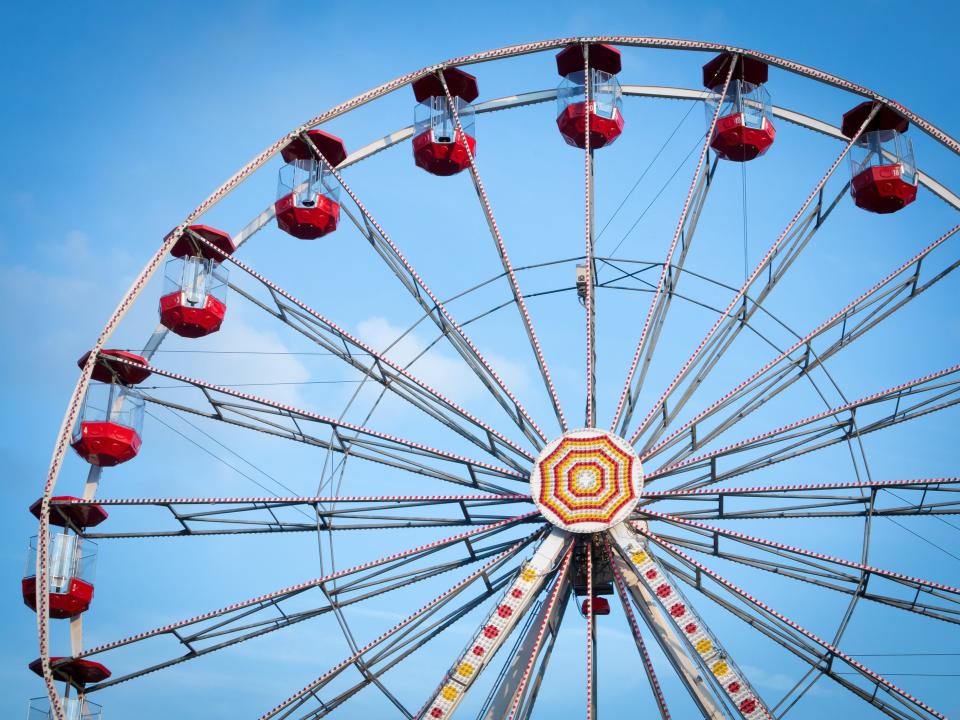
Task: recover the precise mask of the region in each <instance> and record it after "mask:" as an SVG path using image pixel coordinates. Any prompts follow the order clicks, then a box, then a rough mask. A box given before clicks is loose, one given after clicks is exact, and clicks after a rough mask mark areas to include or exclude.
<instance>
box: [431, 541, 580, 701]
mask: <svg viewBox="0 0 960 720" xmlns="http://www.w3.org/2000/svg"><path fill="white" fill-rule="evenodd" d="M572 552H573V543H572V541H571V539H570V537H569V535H568V534H567V533H564V532H562V531H560V530H557V529H554V530H552V531H551V533H550V534H549V535H547V537H546V538H544V540H543V541H542V542H541V543H540V546H539V547H538V548H537V550H536V552H535V553H534V554H533V556H532V557H531V558H530V559H529V560H527V561H526V562H525V563H524V564H523V565H522V566H521V568H520V572H519V573H518V574H517V576H516V577H515V579H514V580H513V582H512V583H511V584H510V585H509V586H507V588H506V590H505V591H504V593H503V594H502V595H501V597H500V600H499V602H498V603H497V605H496V607H494V608H493V610H492V611H491V613H490V614H489V615H488V616H487V617H486V619H485V620H484V621H483V622H482V623H481V625H480V628H479V629H478V630H477V632H476V633H475V634H474V635H472V640H471V641H470V642H468V643H467V646H466V648H465V649H464V650H463V652H462V653H460V654H459V655H458V656H457V659H456V661H455V662H454V663H453V665H452V666H451V667H450V669H449V670H448V671H447V673H446V674H445V675H444V678H443V680H441V682H440V684H439V686H438V687H437V689H436V690H435V691H434V692H433V693H431V695H430V697H429V699H428V700H427V702H426V703H425V704H424V705H423V706H422V708H421V710H420V712H419V713H418V714H417V717H425V718H439V717H443V718H449V717H450V716H451V715H453V713H454V712H455V711H456V709H457V707H458V706H459V704H460V702H461V701H462V700H463V698H464V696H465V695H466V693H467V692H468V691H469V690H470V688H471V687H472V686H473V684H474V683H475V682H476V680H477V678H478V677H479V676H480V674H481V673H482V672H483V670H484V669H485V668H486V667H487V666H488V665H489V664H490V661H491V659H492V658H493V656H494V655H495V654H496V652H497V650H499V649H500V648H501V647H502V646H503V644H504V643H505V642H506V640H507V638H508V637H509V635H510V633H511V632H512V631H513V629H514V628H515V627H516V626H517V624H518V623H519V622H520V621H521V619H522V618H523V616H524V615H526V614H527V613H528V612H529V611H530V608H531V607H532V606H533V603H534V600H535V599H536V597H537V595H539V593H540V590H541V589H542V588H543V587H544V585H545V584H546V583H547V582H548V580H549V578H550V576H551V575H552V574H553V573H554V571H555V569H556V565H557V561H558V560H559V559H560V558H561V556H562V557H563V558H564V560H563V567H562V569H561V570H560V574H559V575H558V581H557V583H556V584H555V590H554V593H553V594H552V595H551V601H550V604H552V602H553V601H555V599H556V596H555V593H556V587H559V585H560V580H561V579H562V578H564V577H565V575H566V568H567V567H568V566H569V564H570V557H571V556H572ZM523 684H524V683H521V684H520V688H519V691H520V692H522V686H523ZM515 709H516V708H514V710H515Z"/></svg>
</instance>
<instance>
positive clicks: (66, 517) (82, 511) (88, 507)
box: [30, 495, 107, 528]
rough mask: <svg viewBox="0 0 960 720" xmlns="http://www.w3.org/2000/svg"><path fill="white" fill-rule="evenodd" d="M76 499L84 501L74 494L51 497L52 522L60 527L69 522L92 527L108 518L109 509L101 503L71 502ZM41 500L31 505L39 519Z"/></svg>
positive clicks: (34, 514) (78, 526)
mask: <svg viewBox="0 0 960 720" xmlns="http://www.w3.org/2000/svg"><path fill="white" fill-rule="evenodd" d="M74 501H77V502H83V499H82V498H78V497H75V496H73V495H57V496H56V497H52V498H50V513H49V516H50V524H51V525H56V526H58V527H66V526H67V525H68V524H69V525H72V526H74V527H77V528H90V527H96V526H97V525H99V524H100V523H102V522H103V521H104V520H106V519H107V511H106V510H104V509H103V506H102V505H100V504H99V503H94V502H90V503H84V504H83V505H72V504H70V503H72V502H74ZM41 502H42V498H41V500H37V501H36V502H35V503H33V505H31V506H30V512H31V513H33V516H34V517H35V518H37V520H39V519H40V504H41ZM60 503H66V504H60Z"/></svg>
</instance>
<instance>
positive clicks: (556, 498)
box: [531, 430, 641, 532]
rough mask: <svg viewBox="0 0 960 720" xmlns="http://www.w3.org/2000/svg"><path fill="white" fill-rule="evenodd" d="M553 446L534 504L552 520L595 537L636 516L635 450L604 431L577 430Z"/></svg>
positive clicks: (535, 481)
mask: <svg viewBox="0 0 960 720" xmlns="http://www.w3.org/2000/svg"><path fill="white" fill-rule="evenodd" d="M552 445H553V443H551V445H548V446H547V448H545V449H544V452H543V453H542V454H541V456H540V458H539V459H538V461H537V464H536V466H535V468H534V472H533V475H532V477H531V494H532V495H533V500H534V502H536V504H537V506H538V507H539V508H540V510H541V511H542V512H543V513H544V515H545V516H546V517H547V519H549V520H550V521H551V522H553V523H554V524H555V525H559V526H560V527H564V528H566V529H568V530H574V531H581V532H594V531H596V530H600V529H603V526H609V525H612V524H614V523H616V522H619V521H620V520H623V519H624V518H625V517H626V516H627V515H628V514H629V513H630V511H631V510H632V508H633V506H634V504H635V503H636V502H637V500H638V499H639V486H640V475H641V473H640V460H639V459H638V458H637V456H636V453H635V452H634V451H633V449H632V448H631V447H630V446H629V445H627V444H626V443H625V442H624V441H622V440H619V439H618V438H615V437H613V436H611V435H610V434H609V433H607V432H605V431H602V430H575V431H573V432H572V433H568V434H567V435H565V436H563V437H562V438H561V439H560V440H559V442H558V443H556V446H555V447H552ZM597 525H599V526H600V527H597Z"/></svg>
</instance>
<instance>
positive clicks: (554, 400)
mask: <svg viewBox="0 0 960 720" xmlns="http://www.w3.org/2000/svg"><path fill="white" fill-rule="evenodd" d="M437 77H438V78H439V79H440V84H441V85H443V92H444V94H445V95H446V98H447V107H448V108H449V110H450V113H451V115H452V116H453V122H454V125H455V126H456V130H457V133H456V136H457V137H458V138H460V142H461V143H462V147H463V150H464V152H465V153H466V155H467V159H468V160H469V161H470V177H471V178H472V179H473V187H474V189H475V190H476V192H477V199H478V200H479V201H480V207H481V209H482V210H483V214H484V217H485V218H486V220H487V227H488V229H489V230H490V236H491V237H492V238H493V241H494V244H495V245H496V247H497V253H498V254H499V256H500V262H501V264H502V265H503V271H504V272H505V273H506V274H507V277H508V278H509V280H510V289H511V291H512V292H513V300H514V302H515V303H516V305H517V310H518V311H519V313H520V318H521V320H522V321H523V327H524V329H525V330H526V332H527V338H528V339H529V341H530V347H531V349H532V350H533V354H534V357H535V358H536V360H537V367H538V368H539V369H540V375H541V377H542V378H543V384H544V387H545V388H546V391H547V395H548V396H549V398H550V402H551V404H552V405H553V412H554V414H555V415H556V416H557V422H558V423H559V424H560V428H561V429H562V430H563V431H564V432H566V430H567V421H566V419H565V418H564V415H563V408H562V407H561V406H560V398H559V397H558V396H557V391H556V389H555V388H554V386H553V379H552V378H551V377H550V368H549V367H547V360H546V358H545V357H544V355H543V350H542V349H541V347H540V340H539V339H538V338H537V331H536V330H534V327H533V321H532V320H531V319H530V313H529V311H528V310H527V303H526V301H525V300H524V298H523V293H522V292H521V291H520V283H519V282H518V281H517V275H516V273H515V272H514V269H513V264H512V263H511V262H510V256H509V255H508V254H507V246H506V245H505V244H504V242H503V236H502V235H501V234H500V227H499V225H498V224H497V219H496V217H495V216H494V214H493V207H492V206H491V205H490V200H489V198H488V197H487V191H486V189H485V188H484V185H483V180H482V179H481V177H480V170H479V169H478V168H477V160H476V158H475V157H474V156H473V151H472V150H471V149H470V145H469V143H467V140H466V134H465V133H464V131H463V125H462V124H461V122H460V113H459V112H458V111H457V104H456V103H455V102H454V101H453V96H452V95H451V94H450V88H448V87H447V80H446V78H445V77H444V76H443V72H439V71H438V72H437Z"/></svg>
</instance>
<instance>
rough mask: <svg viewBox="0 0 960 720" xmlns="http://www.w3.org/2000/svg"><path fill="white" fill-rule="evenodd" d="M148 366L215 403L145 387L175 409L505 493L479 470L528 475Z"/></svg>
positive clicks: (509, 475) (519, 477)
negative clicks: (456, 472)
mask: <svg viewBox="0 0 960 720" xmlns="http://www.w3.org/2000/svg"><path fill="white" fill-rule="evenodd" d="M116 360H117V362H121V363H126V364H131V363H127V362H126V361H124V360H122V359H116ZM138 367H143V366H138ZM146 368H147V369H149V371H150V372H151V373H152V374H155V375H159V376H161V377H166V378H170V379H171V380H177V381H179V382H182V383H185V384H187V385H192V386H193V387H195V388H197V389H198V390H200V391H201V393H202V395H203V397H204V399H205V401H206V404H207V405H208V406H209V408H210V410H209V411H204V410H200V409H197V408H193V407H190V406H187V405H183V404H180V403H173V402H170V401H167V400H162V399H160V398H158V397H155V396H150V395H147V394H145V393H144V394H143V396H144V398H145V399H146V400H148V401H150V402H153V403H156V404H158V405H164V406H166V407H170V408H173V409H175V410H181V411H186V412H190V413H193V414H197V415H202V416H204V417H208V418H211V419H214V420H218V421H221V422H226V423H230V424H234V425H240V426H243V427H248V428H250V429H255V430H259V431H261V432H265V433H268V434H272V435H277V436H279V437H286V438H288V439H292V440H296V441H298V442H304V443H307V444H310V445H316V446H319V447H324V448H329V449H332V450H334V451H336V452H347V451H349V452H350V454H351V455H354V456H357V457H364V458H365V459H369V460H373V461H376V462H381V463H384V464H387V465H392V466H394V467H401V468H403V469H407V470H410V471H411V472H416V473H419V474H424V475H431V476H433V477H438V478H441V479H445V480H448V481H450V482H455V483H459V484H462V485H470V486H473V487H476V488H478V489H482V490H487V491H490V492H494V493H496V494H512V493H509V492H507V493H505V492H504V490H503V489H502V488H498V487H496V486H494V485H491V484H490V483H487V482H486V481H481V480H478V476H479V475H493V476H498V477H501V478H510V479H515V480H523V479H524V476H523V475H522V474H521V473H518V472H515V471H513V470H508V469H506V468H502V467H497V466H495V465H490V464H489V463H485V462H481V461H478V460H471V459H470V458H467V457H464V456H461V455H456V454H453V453H448V452H444V451H442V450H438V449H436V448H432V447H429V446H427V445H423V444H422V443H417V442H414V441H412V440H407V439H405V438H400V437H397V436H394V435H388V434H386V433H381V432H378V431H376V430H371V429H370V428H366V427H361V426H359V425H354V424H352V423H347V422H344V421H342V420H336V419H334V418H330V417H326V416H323V415H318V414H316V413H312V412H309V411H307V410H302V409H299V408H296V407H293V406H291V405H286V404H283V403H278V402H274V401H272V400H267V399H265V398H261V397H258V396H256V395H251V394H249V393H243V392H239V391H237V390H233V389H230V388H225V387H221V386H217V385H213V384H212V383H208V382H205V381H203V380H197V379H195V378H190V377H187V376H185V375H180V374H178V373H173V372H170V371H167V370H162V369H160V368H157V367H154V366H149V365H148V366H146ZM215 395H223V396H226V397H228V398H232V399H234V400H236V401H241V402H233V401H227V400H222V399H218V398H217V397H214V396H215ZM232 416H240V417H242V418H244V420H246V421H253V422H252V423H250V422H244V421H241V420H238V419H236V418H235V417H232ZM271 418H273V419H271ZM283 419H286V420H287V421H289V422H288V423H284V422H283V421H282V420H283ZM300 423H304V424H308V423H316V424H320V425H323V426H325V427H329V428H330V429H332V430H333V431H334V435H333V440H332V441H328V440H324V439H321V438H318V437H314V436H311V435H307V434H306V433H305V432H304V430H303V428H302V427H301V425H300ZM341 431H347V432H352V433H356V434H357V436H356V437H353V438H347V437H345V436H343V435H342V434H341ZM355 448H360V449H362V450H363V452H360V451H359V450H356V449H355ZM416 457H427V458H430V459H432V460H440V461H446V462H451V463H456V464H459V465H462V466H464V467H465V468H466V469H467V470H468V472H469V475H470V479H469V480H464V479H462V478H457V477H456V476H452V475H449V474H448V473H443V472H440V471H437V470H431V468H429V467H428V466H422V465H420V464H418V463H416V462H415V460H414V458H416Z"/></svg>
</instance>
